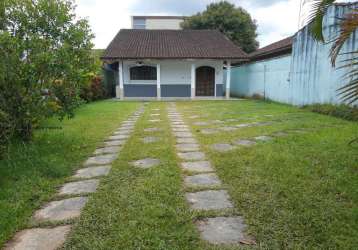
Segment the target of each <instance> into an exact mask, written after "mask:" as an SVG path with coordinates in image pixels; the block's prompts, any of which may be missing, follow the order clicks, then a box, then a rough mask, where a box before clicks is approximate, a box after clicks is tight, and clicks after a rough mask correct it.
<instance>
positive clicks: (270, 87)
mask: <svg viewBox="0 0 358 250" xmlns="http://www.w3.org/2000/svg"><path fill="white" fill-rule="evenodd" d="M348 11H349V7H348V6H342V5H338V6H332V7H331V8H329V9H328V12H327V14H326V16H325V18H324V36H325V38H326V40H329V39H332V38H333V37H334V36H335V35H337V34H338V32H339V26H338V25H337V23H336V22H337V19H336V18H335V17H342V16H344V13H346V12H348ZM331 46H332V44H322V43H317V42H316V41H314V40H313V39H312V37H311V35H310V34H309V30H308V27H305V28H303V29H301V30H300V31H299V32H297V33H296V34H295V36H294V39H293V48H292V55H286V56H282V57H279V58H272V59H268V60H264V61H258V62H253V63H250V64H246V65H243V66H241V67H237V68H233V69H232V77H231V89H232V94H233V95H236V96H252V95H254V94H258V95H261V96H265V97H266V98H267V99H271V100H274V101H278V102H284V103H289V104H294V105H305V104H312V103H333V104H337V103H340V102H341V99H340V98H339V96H337V91H336V90H337V89H338V88H340V87H341V86H343V85H345V84H346V83H347V80H345V79H343V77H342V76H343V74H344V70H342V69H337V67H339V66H340V64H339V63H338V64H337V66H336V68H333V67H332V66H331V64H330V58H329V52H330V48H331ZM357 49H358V32H356V33H355V34H354V35H353V36H352V37H351V38H350V39H349V41H348V42H347V43H346V44H345V45H344V47H343V48H342V50H341V52H342V53H344V52H349V51H354V50H357ZM348 57H349V55H342V56H339V57H338V60H337V61H341V60H344V59H347V58H348Z"/></svg>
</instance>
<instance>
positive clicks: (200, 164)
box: [181, 161, 214, 173]
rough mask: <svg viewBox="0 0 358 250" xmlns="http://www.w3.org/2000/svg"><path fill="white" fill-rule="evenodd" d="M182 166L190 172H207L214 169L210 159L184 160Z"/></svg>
mask: <svg viewBox="0 0 358 250" xmlns="http://www.w3.org/2000/svg"><path fill="white" fill-rule="evenodd" d="M181 167H182V168H183V169H184V170H187V171H190V172H200V173H205V172H213V171H214V169H213V168H212V167H211V163H210V162H209V161H193V162H182V163H181Z"/></svg>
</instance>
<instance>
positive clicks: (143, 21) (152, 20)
mask: <svg viewBox="0 0 358 250" xmlns="http://www.w3.org/2000/svg"><path fill="white" fill-rule="evenodd" d="M183 21H184V17H183V16H132V29H147V30H158V29H160V30H180V29H181V27H180V23H181V22H183Z"/></svg>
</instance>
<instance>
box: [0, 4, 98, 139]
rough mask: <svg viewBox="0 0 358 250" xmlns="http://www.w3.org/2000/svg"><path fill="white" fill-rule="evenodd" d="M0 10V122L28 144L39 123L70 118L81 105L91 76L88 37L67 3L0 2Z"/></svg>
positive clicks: (84, 25)
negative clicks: (85, 86) (50, 118)
mask: <svg viewBox="0 0 358 250" xmlns="http://www.w3.org/2000/svg"><path fill="white" fill-rule="evenodd" d="M0 7H4V8H5V9H4V10H3V11H1V10H0V15H1V18H0V19H1V20H0V110H1V112H2V114H1V118H0V119H2V120H1V121H2V122H3V123H4V124H5V123H6V121H4V119H7V120H9V121H11V126H13V134H14V135H18V136H20V137H21V139H24V140H29V139H31V136H32V132H33V128H35V127H37V126H38V124H39V123H40V122H41V120H43V119H45V118H47V117H49V116H54V115H55V116H59V117H60V118H63V117H65V116H67V117H72V116H73V114H74V109H75V108H76V107H77V106H78V105H79V104H80V103H81V102H80V98H79V94H80V90H81V86H82V85H83V84H84V83H86V82H88V81H89V79H90V78H89V77H90V74H91V72H93V71H94V70H95V60H94V58H93V56H92V51H91V49H92V47H93V44H92V42H91V40H92V38H93V34H92V33H91V30H90V27H89V24H88V22H87V20H85V19H80V18H77V17H76V15H75V9H74V8H75V5H74V2H73V1H72V0H2V4H1V6H0ZM4 117H6V118H4ZM4 126H5V127H6V126H7V125H4ZM5 134H8V133H7V132H5Z"/></svg>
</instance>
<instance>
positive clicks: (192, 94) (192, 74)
mask: <svg viewBox="0 0 358 250" xmlns="http://www.w3.org/2000/svg"><path fill="white" fill-rule="evenodd" d="M190 85H191V98H192V99H193V98H194V97H195V64H194V63H193V64H192V65H191V82H190Z"/></svg>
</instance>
